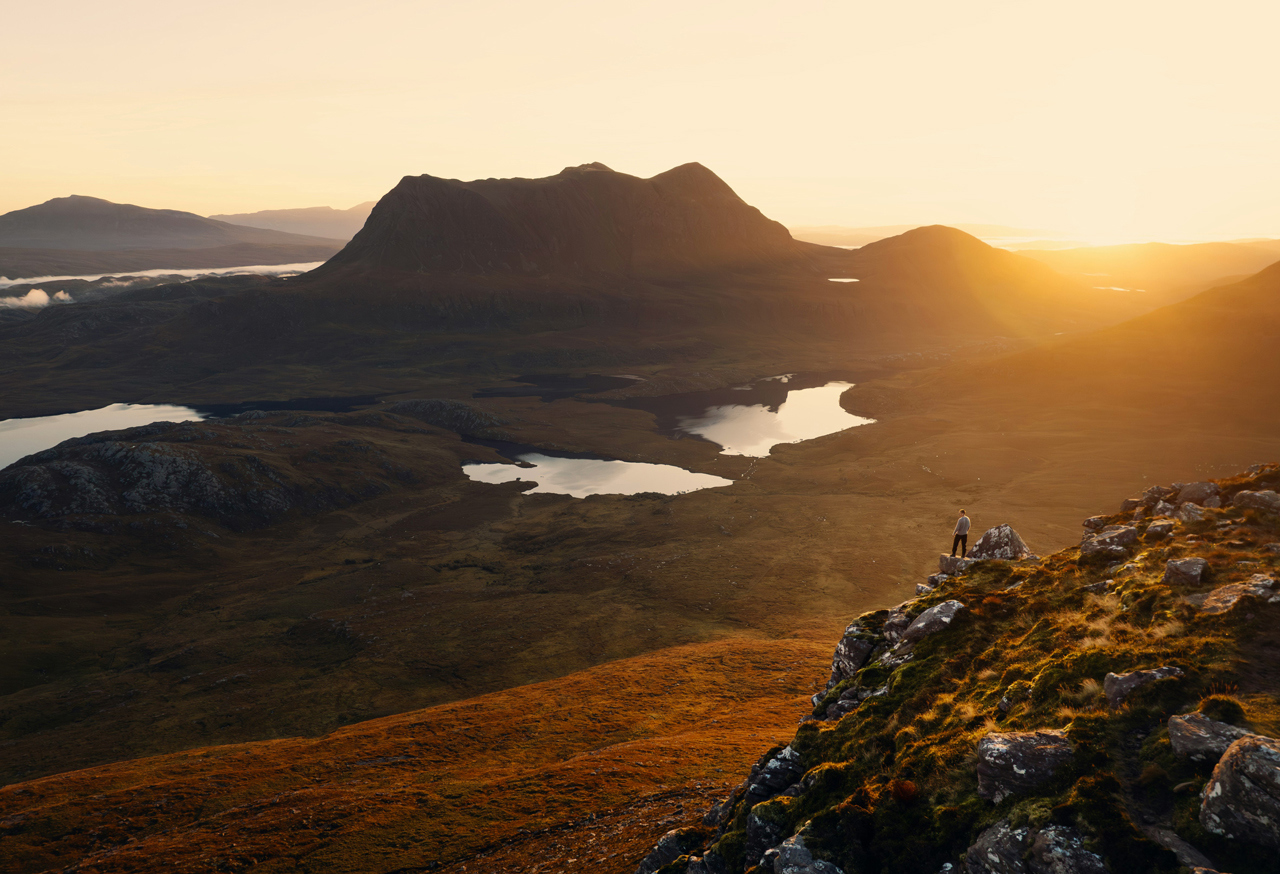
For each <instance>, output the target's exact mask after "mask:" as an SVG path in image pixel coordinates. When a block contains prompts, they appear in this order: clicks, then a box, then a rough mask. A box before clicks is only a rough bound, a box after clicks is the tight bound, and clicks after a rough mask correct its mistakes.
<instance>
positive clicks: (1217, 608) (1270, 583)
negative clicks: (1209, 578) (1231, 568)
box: [1201, 574, 1280, 614]
mask: <svg viewBox="0 0 1280 874" xmlns="http://www.w3.org/2000/svg"><path fill="white" fill-rule="evenodd" d="M1275 585H1276V581H1275V580H1273V579H1271V577H1269V576H1267V575H1266V574H1254V575H1253V576H1251V577H1249V579H1247V580H1245V581H1244V582H1243V583H1231V584H1230V585H1226V586H1219V587H1218V588H1216V589H1214V590H1213V591H1212V592H1210V593H1209V597H1207V598H1205V600H1204V604H1203V605H1202V607H1201V609H1202V610H1204V612H1206V613H1210V614H1214V613H1226V612H1227V611H1228V610H1230V609H1231V608H1232V607H1234V606H1235V605H1236V603H1237V602H1238V601H1239V600H1240V599H1241V598H1243V597H1245V596H1247V595H1252V596H1253V597H1255V598H1263V599H1265V600H1266V601H1268V602H1270V603H1273V604H1274V603H1276V602H1280V592H1277V591H1276V589H1275Z"/></svg>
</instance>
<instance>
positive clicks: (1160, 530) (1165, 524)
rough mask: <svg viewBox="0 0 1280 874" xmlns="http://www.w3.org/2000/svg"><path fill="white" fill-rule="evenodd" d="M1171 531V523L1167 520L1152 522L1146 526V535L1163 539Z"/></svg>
mask: <svg viewBox="0 0 1280 874" xmlns="http://www.w3.org/2000/svg"><path fill="white" fill-rule="evenodd" d="M1172 533H1173V523H1172V522H1169V521H1167V520H1164V521H1159V522H1152V523H1151V524H1150V525H1148V526H1147V536H1148V537H1154V538H1157V539H1164V538H1165V537H1168V536H1169V535H1170V534H1172Z"/></svg>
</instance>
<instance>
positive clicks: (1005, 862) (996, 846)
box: [964, 820, 1106, 874]
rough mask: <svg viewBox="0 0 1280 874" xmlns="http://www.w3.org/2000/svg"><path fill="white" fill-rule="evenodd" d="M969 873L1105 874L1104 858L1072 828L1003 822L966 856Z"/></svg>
mask: <svg viewBox="0 0 1280 874" xmlns="http://www.w3.org/2000/svg"><path fill="white" fill-rule="evenodd" d="M964 864H965V872H966V874H1105V872H1106V867H1105V865H1104V864H1103V862H1102V858H1101V857H1100V856H1098V855H1097V854H1095V853H1092V852H1090V851H1089V850H1087V849H1086V848H1085V845H1084V836H1083V835H1082V834H1080V832H1078V831H1076V830H1075V829H1073V828H1071V827H1069V826H1062V825H1051V826H1047V827H1045V828H1042V829H1034V828H1028V827H1025V826H1024V827H1022V828H1013V827H1012V826H1010V825H1009V821H1008V820H1001V821H1000V822H998V823H996V824H995V825H993V826H991V827H990V828H988V829H987V830H986V831H984V832H983V833H982V834H981V835H979V836H978V839H977V840H976V841H975V842H974V844H973V846H971V847H969V850H968V852H967V853H965V860H964Z"/></svg>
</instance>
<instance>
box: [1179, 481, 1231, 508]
mask: <svg viewBox="0 0 1280 874" xmlns="http://www.w3.org/2000/svg"><path fill="white" fill-rule="evenodd" d="M1220 491H1221V490H1220V489H1219V488H1218V485H1217V483H1187V484H1186V485H1185V486H1183V487H1182V488H1180V489H1178V501H1177V502H1178V503H1179V504H1187V503H1190V504H1203V503H1204V502H1205V501H1207V500H1209V499H1210V498H1216V497H1217V496H1218V495H1219V493H1220Z"/></svg>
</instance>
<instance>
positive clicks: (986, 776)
mask: <svg viewBox="0 0 1280 874" xmlns="http://www.w3.org/2000/svg"><path fill="white" fill-rule="evenodd" d="M1072 755H1073V751H1072V747H1071V742H1070V741H1068V740H1067V736H1066V733H1065V732H1063V731H1060V730H1041V731H1014V732H1008V733H1005V734H989V735H987V736H986V737H984V738H983V739H982V740H980V741H978V795H979V796H980V797H982V798H985V799H987V800H988V801H991V802H994V803H996V804H999V803H1000V802H1001V801H1003V800H1004V799H1005V798H1007V797H1009V796H1010V795H1021V794H1025V793H1027V792H1030V791H1032V790H1033V789H1035V788H1036V787H1037V786H1040V785H1041V784H1043V783H1045V782H1047V781H1048V780H1050V779H1052V777H1053V775H1054V772H1055V771H1057V769H1058V768H1060V767H1062V766H1063V765H1065V764H1067V763H1068V762H1070V761H1071V758H1072Z"/></svg>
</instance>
